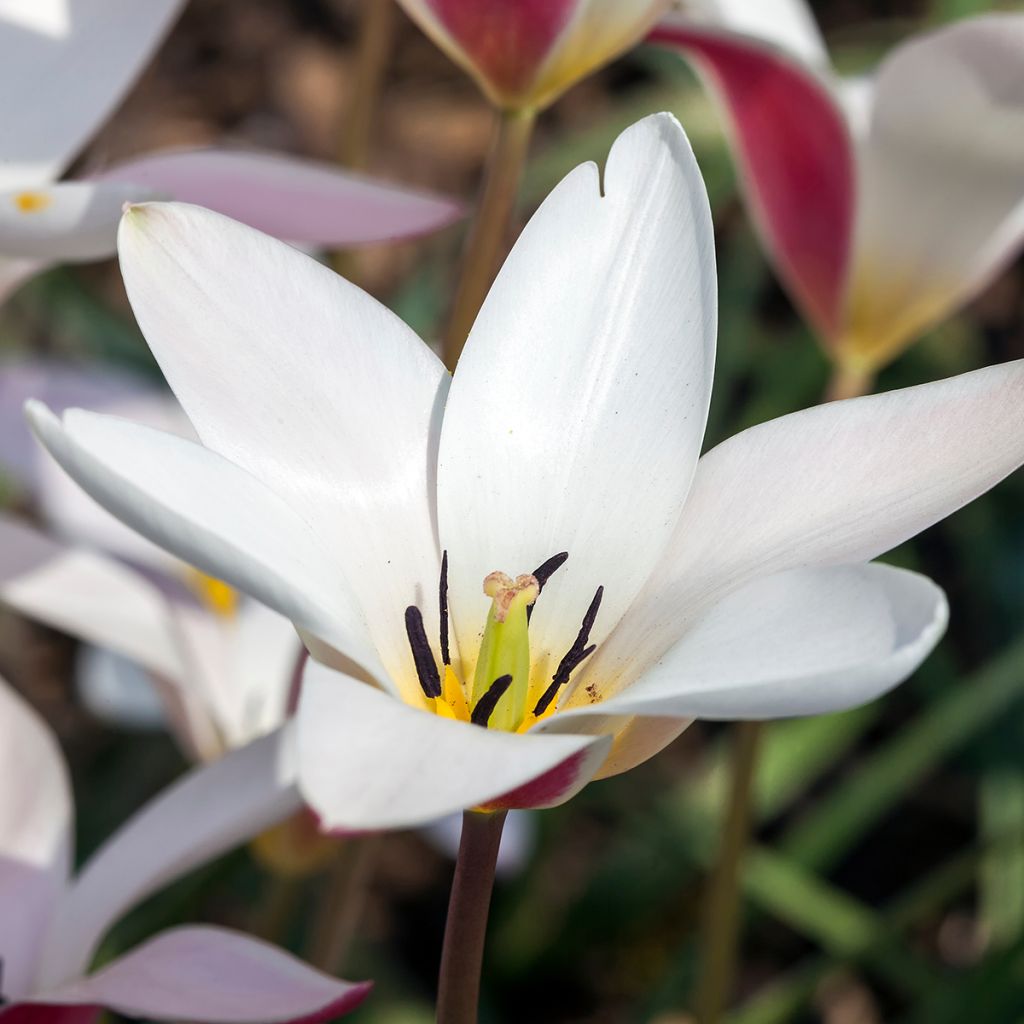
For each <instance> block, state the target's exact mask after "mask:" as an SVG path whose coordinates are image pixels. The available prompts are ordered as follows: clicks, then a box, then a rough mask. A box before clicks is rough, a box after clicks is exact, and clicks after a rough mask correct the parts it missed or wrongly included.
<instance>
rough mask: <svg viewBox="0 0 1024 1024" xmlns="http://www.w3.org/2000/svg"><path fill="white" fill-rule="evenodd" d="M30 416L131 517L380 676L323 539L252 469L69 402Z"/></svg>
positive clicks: (50, 445)
mask: <svg viewBox="0 0 1024 1024" xmlns="http://www.w3.org/2000/svg"><path fill="white" fill-rule="evenodd" d="M29 417H30V421H31V423H32V427H33V429H34V430H35V432H36V434H37V436H38V437H39V439H40V440H41V441H42V443H43V444H44V445H45V446H46V448H47V449H48V450H49V452H50V454H51V455H53V457H54V458H55V459H56V460H57V461H58V462H59V463H60V464H61V466H63V468H64V469H65V470H66V471H67V472H68V473H69V474H70V475H71V476H72V477H73V478H74V479H75V480H76V481H77V482H78V483H79V484H80V485H81V486H82V487H83V488H84V489H85V490H86V491H87V492H88V493H89V494H90V495H91V496H92V497H93V498H94V499H95V500H96V501H98V502H99V503H100V504H101V505H102V506H103V507H104V508H106V509H107V510H108V511H110V512H112V513H113V514H114V515H116V516H117V517H118V518H119V519H121V520H122V521H123V522H125V523H126V524H127V525H128V526H130V527H132V528H133V529H135V530H138V532H139V533H141V534H142V535H143V536H144V537H147V538H148V539H149V540H151V541H153V542H154V543H156V544H159V545H161V546H162V547H165V548H167V549H168V550H169V551H171V552H172V553H173V554H175V555H177V556H178V557H179V558H182V559H183V560H184V561H186V562H188V563H189V564H190V565H194V566H196V567H197V568H198V569H200V570H201V571H203V572H206V573H209V574H210V575H211V576H213V577H214V578H216V579H220V580H224V581H225V582H226V583H228V584H230V585H232V586H235V587H238V589H240V590H242V591H244V592H246V593H250V594H252V595H253V596H255V597H257V598H258V599H259V600H261V601H263V603H264V604H266V605H269V606H270V607H272V608H275V609H276V610H277V611H279V612H280V613H281V614H282V615H285V616H286V617H288V618H290V619H291V620H292V621H294V622H296V623H298V624H299V625H301V626H303V627H304V628H306V629H307V630H309V631H310V632H312V633H314V634H316V635H317V636H319V637H320V638H321V639H322V640H324V641H326V642H328V643H329V644H332V645H334V646H335V647H337V648H338V649H340V650H342V651H344V652H345V654H347V655H348V656H349V657H351V658H353V659H355V660H356V661H358V662H359V663H360V664H361V665H362V666H363V667H364V668H365V669H366V670H367V671H369V672H371V673H379V674H380V675H382V676H383V672H382V671H381V670H380V667H379V663H378V662H377V660H376V655H375V653H374V651H373V650H372V648H371V647H370V644H369V642H368V639H367V637H366V630H365V624H364V622H363V619H362V617H361V615H360V613H359V610H358V609H357V608H355V607H354V605H353V604H352V603H351V601H352V598H351V597H350V596H349V593H348V591H347V588H346V586H345V577H344V573H343V571H342V569H341V568H340V567H338V566H337V565H336V564H332V561H331V558H330V546H329V544H328V542H327V541H325V540H323V538H322V537H321V536H319V535H318V533H317V532H316V530H315V529H314V528H313V527H311V526H310V524H309V522H308V520H307V519H306V518H305V517H303V516H302V515H300V514H299V513H297V512H296V511H294V509H293V507H292V506H291V505H289V504H288V503H287V502H286V501H285V500H283V499H282V498H281V497H279V496H278V495H277V494H275V493H274V492H273V491H272V490H270V489H269V488H268V487H267V486H266V485H265V484H263V483H262V482H261V481H260V480H258V479H257V478H256V477H254V476H252V475H250V474H249V473H248V472H246V471H245V470H244V469H241V468H239V467H238V466H236V465H235V464H233V463H231V462H229V461H228V460H227V459H224V458H222V457H221V456H219V455H217V454H215V453H214V452H212V451H209V450H208V449H206V448H203V447H202V446H201V445H198V444H194V443H192V442H189V441H185V440H183V439H181V438H178V437H174V436H172V435H170V434H165V433H162V432H160V431H157V430H151V429H149V428H148V427H140V426H136V425H135V424H132V423H128V422H126V421H125V420H120V419H116V418H114V417H112V416H99V415H96V414H94V413H87V412H83V411H82V410H79V409H73V410H70V411H69V412H67V413H65V415H64V418H63V421H61V420H58V419H57V418H56V417H55V416H54V415H53V414H52V413H51V412H49V410H47V409H46V408H45V407H41V406H39V405H38V404H36V403H32V404H31V405H30V407H29Z"/></svg>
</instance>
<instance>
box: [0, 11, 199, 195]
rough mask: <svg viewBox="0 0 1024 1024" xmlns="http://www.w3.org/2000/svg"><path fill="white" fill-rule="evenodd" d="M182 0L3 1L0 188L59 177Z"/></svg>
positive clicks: (119, 95)
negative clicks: (0, 184) (1, 158)
mask: <svg viewBox="0 0 1024 1024" xmlns="http://www.w3.org/2000/svg"><path fill="white" fill-rule="evenodd" d="M183 6H184V0H147V2H146V3H139V2H138V0H4V3H3V6H2V7H0V53H3V55H4V59H3V62H2V63H0V94H2V95H4V96H5V97H7V98H8V99H7V101H6V102H5V103H3V105H2V106H0V139H3V147H4V159H3V165H2V171H0V183H2V187H7V186H8V185H11V186H22V185H25V184H32V183H43V182H48V181H51V180H52V179H54V178H56V177H58V176H59V175H60V173H61V172H62V171H63V170H64V168H65V167H66V166H67V165H68V164H69V163H70V162H71V159H72V157H74V155H75V154H76V153H77V152H78V150H79V149H80V148H81V147H82V145H83V144H84V143H85V142H87V141H88V139H89V138H90V136H92V134H93V133H94V132H95V131H96V129H97V128H99V126H100V125H101V124H102V123H103V121H104V120H105V119H106V118H107V116H108V115H109V114H110V113H111V111H112V110H113V109H114V108H115V107H116V106H117V104H118V103H119V102H120V101H121V98H122V96H123V95H124V93H125V92H126V91H127V90H128V88H129V86H130V85H131V84H132V82H133V80H134V79H135V77H136V76H137V75H138V74H139V72H140V71H141V70H142V68H143V67H144V66H145V64H146V62H147V61H148V60H149V58H150V56H151V55H152V53H153V51H154V50H155V49H156V47H157V45H158V44H159V43H160V40H161V39H162V38H163V35H164V33H165V32H166V31H167V29H168V28H169V27H170V26H171V24H172V22H173V21H174V19H175V18H176V17H177V15H178V12H179V11H180V10H181V8H182V7H183Z"/></svg>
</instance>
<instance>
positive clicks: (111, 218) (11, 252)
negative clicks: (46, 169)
mask: <svg viewBox="0 0 1024 1024" xmlns="http://www.w3.org/2000/svg"><path fill="white" fill-rule="evenodd" d="M151 198H154V194H153V193H152V192H151V191H149V190H148V189H144V188H140V187H139V186H137V185H125V184H120V183H117V182H110V183H104V184H98V183H87V182H81V181H71V182H59V183H58V184H55V185H48V186H46V187H45V188H32V189H9V190H6V191H0V256H4V257H6V258H8V259H15V260H48V261H54V262H61V263H67V262H87V261H89V260H101V259H105V258H106V257H108V256H113V255H114V253H115V252H116V251H117V225H118V222H119V221H120V220H121V208H122V207H123V206H124V204H125V203H126V202H139V201H141V200H143V199H151Z"/></svg>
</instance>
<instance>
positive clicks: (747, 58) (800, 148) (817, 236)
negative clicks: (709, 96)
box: [650, 16, 856, 338]
mask: <svg viewBox="0 0 1024 1024" xmlns="http://www.w3.org/2000/svg"><path fill="white" fill-rule="evenodd" d="M650 39H651V41H652V42H657V43H660V44H663V45H665V46H668V47H670V48H672V49H676V50H678V51H680V52H681V53H683V54H685V55H686V56H687V57H688V59H690V60H691V61H693V62H694V63H695V64H696V66H697V67H698V68H699V69H700V70H701V72H702V73H703V74H704V75H705V76H706V77H707V78H708V79H709V81H710V83H711V84H712V85H713V86H714V89H715V92H716V94H717V95H718V96H719V98H720V99H721V101H722V105H723V108H724V112H725V114H726V116H727V117H728V119H729V122H730V125H731V128H732V133H733V139H734V142H735V145H736V149H737V158H738V161H739V164H740V170H741V173H742V175H743V178H744V181H745V184H746V188H747V194H748V197H749V199H750V203H751V206H752V210H753V213H754V217H755V220H756V222H757V224H758V227H759V228H760V232H761V236H762V238H763V240H764V243H765V245H766V247H767V248H768V250H769V252H770V253H772V255H773V257H774V259H775V261H776V265H777V266H778V269H779V273H780V274H781V275H782V276H783V277H784V278H785V279H786V282H787V283H788V284H789V286H790V287H791V288H792V289H793V291H794V292H795V293H796V295H797V296H798V297H799V298H800V300H801V301H802V302H803V304H804V306H805V308H806V310H807V313H808V316H809V317H810V318H811V319H812V321H813V322H814V323H815V324H816V326H817V327H818V328H819V329H820V330H821V331H822V333H823V334H824V335H825V337H826V338H831V337H834V336H835V335H836V333H837V332H838V331H839V330H840V328H841V326H842V316H843V303H844V299H845V290H846V281H847V271H848V266H849V262H850V258H851V256H850V246H851V242H852V234H853V220H854V207H855V202H856V195H855V190H856V168H855V164H854V150H853V143H852V140H851V138H850V133H849V129H848V127H847V123H846V119H845V117H844V114H843V111H842V110H841V109H840V107H839V106H838V104H837V102H836V100H835V98H834V96H833V94H832V91H831V87H830V85H829V83H828V82H826V81H825V80H824V79H822V78H821V77H820V76H819V75H817V74H816V73H814V72H813V71H811V70H810V69H809V68H807V67H805V66H802V65H801V64H800V63H799V62H797V61H795V60H794V59H793V58H792V57H791V56H789V55H788V54H787V53H785V52H784V51H782V50H780V49H778V48H776V47H774V46H771V45H769V44H766V43H765V42H763V41H762V40H759V39H756V38H746V37H744V36H742V35H732V34H730V33H728V32H724V31H722V30H721V29H719V28H717V27H714V26H709V27H704V26H702V25H697V24H694V23H693V22H692V21H691V20H689V19H686V18H682V17H678V16H673V17H670V18H666V19H664V20H663V21H662V22H661V23H659V25H658V26H657V28H656V29H655V31H654V33H653V34H652V35H651V37H650Z"/></svg>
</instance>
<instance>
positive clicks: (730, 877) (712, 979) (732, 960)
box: [695, 362, 875, 1024]
mask: <svg viewBox="0 0 1024 1024" xmlns="http://www.w3.org/2000/svg"><path fill="white" fill-rule="evenodd" d="M874 382H875V374H874V372H873V371H871V370H858V369H854V368H852V367H849V366H844V365H843V364H842V363H839V362H837V363H836V364H835V367H834V369H833V371H832V376H831V378H830V379H829V382H828V385H827V386H826V389H825V394H824V399H823V400H824V401H826V402H831V401H835V400H837V399H841V398H859V397H860V396H861V395H866V394H867V393H868V392H869V391H870V390H871V389H872V387H873V385H874ZM763 732H764V722H737V723H736V725H735V726H734V728H733V736H732V749H731V751H730V755H729V759H730V773H729V794H728V798H727V799H728V802H727V804H726V812H725V819H724V821H723V825H722V837H721V841H720V847H719V852H718V859H717V860H716V862H715V866H714V868H713V869H712V872H711V876H710V877H709V879H708V895H707V902H706V906H705V918H704V928H703V935H702V938H701V953H702V955H701V960H702V968H701V978H700V982H699V984H698V987H697V995H696V999H695V1004H696V1013H697V1020H698V1021H699V1024H718V1022H719V1021H720V1020H721V1019H722V1014H723V1012H724V1010H725V1007H726V1004H727V1002H728V1000H729V995H730V993H731V991H732V985H733V976H734V974H735V971H736V959H737V951H738V947H739V927H738V926H739V902H740V901H739V885H740V873H741V870H742V866H743V854H744V851H745V850H746V847H747V842H748V840H749V838H750V822H751V818H752V811H753V792H754V779H755V777H756V775H757V758H758V751H759V750H760V746H761V739H762V734H763Z"/></svg>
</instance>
